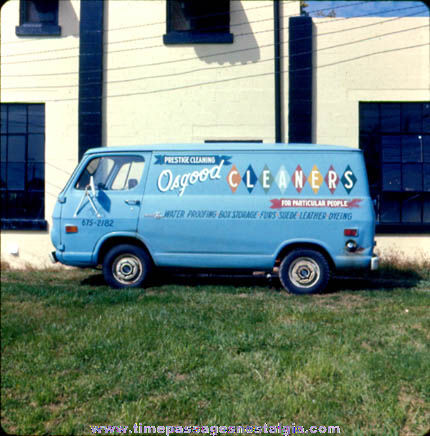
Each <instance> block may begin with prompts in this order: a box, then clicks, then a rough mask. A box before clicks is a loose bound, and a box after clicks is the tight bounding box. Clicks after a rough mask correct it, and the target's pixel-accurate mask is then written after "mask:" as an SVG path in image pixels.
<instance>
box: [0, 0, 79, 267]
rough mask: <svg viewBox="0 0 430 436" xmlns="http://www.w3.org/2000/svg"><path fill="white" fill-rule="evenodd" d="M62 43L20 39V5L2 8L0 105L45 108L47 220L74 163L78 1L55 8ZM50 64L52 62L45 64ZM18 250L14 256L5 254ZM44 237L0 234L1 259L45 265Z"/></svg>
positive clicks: (42, 234)
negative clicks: (28, 104) (15, 104)
mask: <svg viewBox="0 0 430 436" xmlns="http://www.w3.org/2000/svg"><path fill="white" fill-rule="evenodd" d="M59 5H60V6H59V25H60V26H61V28H62V33H61V37H18V36H16V34H15V26H17V25H19V1H18V0H9V1H8V2H6V3H5V4H4V6H3V7H2V8H1V102H2V103H45V162H46V164H45V219H46V220H47V221H48V223H49V226H50V224H51V214H52V209H53V207H54V204H55V201H56V198H57V195H58V193H59V192H60V190H61V189H62V188H63V186H64V185H65V183H66V181H67V179H68V177H69V175H70V173H71V172H72V171H73V169H74V167H75V166H76V164H77V159H78V77H79V76H78V71H79V14H80V2H79V1H78V0H62V1H60V2H59ZM48 59H51V60H48ZM16 248H18V255H11V254H10V253H9V252H10V251H14V250H15V249H16ZM51 250H52V246H51V242H50V239H49V230H48V231H47V232H38V231H37V232H36V231H19V232H18V231H2V233H1V256H2V259H4V260H6V261H7V262H9V263H10V264H12V265H15V266H25V265H26V264H27V263H30V264H33V265H41V266H43V265H49V259H48V253H49V252H50V251H51Z"/></svg>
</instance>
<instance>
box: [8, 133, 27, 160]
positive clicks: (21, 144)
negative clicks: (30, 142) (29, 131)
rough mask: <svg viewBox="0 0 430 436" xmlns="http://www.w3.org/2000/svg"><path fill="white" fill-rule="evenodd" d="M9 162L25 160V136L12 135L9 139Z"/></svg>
mask: <svg viewBox="0 0 430 436" xmlns="http://www.w3.org/2000/svg"><path fill="white" fill-rule="evenodd" d="M7 160H8V162H25V136H24V135H11V136H9V140H8V154H7Z"/></svg>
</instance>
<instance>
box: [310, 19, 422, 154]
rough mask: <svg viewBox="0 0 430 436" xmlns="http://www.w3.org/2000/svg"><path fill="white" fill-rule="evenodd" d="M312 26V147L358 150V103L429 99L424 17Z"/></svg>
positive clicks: (325, 21)
mask: <svg viewBox="0 0 430 436" xmlns="http://www.w3.org/2000/svg"><path fill="white" fill-rule="evenodd" d="M313 21H314V35H315V37H314V50H315V52H314V118H315V119H314V139H315V142H317V143H320V144H325V143H327V144H338V145H347V146H351V147H358V137H359V131H358V129H359V122H358V106H359V105H358V103H359V102H360V101H366V102H369V101H429V100H430V23H429V19H428V18H426V17H420V18H418V17H414V18H410V17H405V18H400V19H399V18H397V17H389V18H386V17H371V18H370V17H367V18H341V19H339V18H334V19H330V18H323V19H321V18H320V19H318V18H316V19H314V20H313Z"/></svg>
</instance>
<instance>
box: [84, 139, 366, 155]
mask: <svg viewBox="0 0 430 436" xmlns="http://www.w3.org/2000/svg"><path fill="white" fill-rule="evenodd" d="M248 150H249V151H282V150H288V151H309V152H316V151H323V152H325V151H343V152H360V153H361V150H360V149H358V148H352V147H346V146H342V145H319V144H285V143H278V144H266V143H255V142H211V143H200V144H197V143H193V144H148V145H127V146H115V147H99V148H92V149H90V150H88V151H87V152H86V154H93V153H100V152H103V153H106V152H110V153H118V152H125V151H126V152H129V151H130V152H145V151H155V152H161V151H164V152H169V153H176V152H182V151H184V152H190V151H191V152H201V151H203V152H204V151H217V152H220V151H248Z"/></svg>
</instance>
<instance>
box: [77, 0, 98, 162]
mask: <svg viewBox="0 0 430 436" xmlns="http://www.w3.org/2000/svg"><path fill="white" fill-rule="evenodd" d="M79 34H80V46H79V159H81V158H82V156H83V154H84V153H85V152H86V151H87V150H88V149H89V148H93V147H100V146H101V145H102V101H103V0H91V1H86V0H85V1H81V20H80V31H79Z"/></svg>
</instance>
